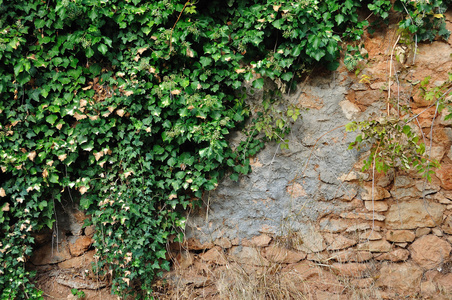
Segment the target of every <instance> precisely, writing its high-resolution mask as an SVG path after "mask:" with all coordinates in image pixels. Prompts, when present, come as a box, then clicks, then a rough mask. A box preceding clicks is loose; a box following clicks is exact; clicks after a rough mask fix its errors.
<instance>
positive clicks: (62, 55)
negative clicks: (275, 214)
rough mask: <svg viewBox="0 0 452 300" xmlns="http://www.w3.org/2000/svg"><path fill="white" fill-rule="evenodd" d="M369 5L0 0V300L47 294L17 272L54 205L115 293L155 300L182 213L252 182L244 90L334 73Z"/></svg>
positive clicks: (377, 5)
mask: <svg viewBox="0 0 452 300" xmlns="http://www.w3.org/2000/svg"><path fill="white" fill-rule="evenodd" d="M363 2H365V1H360V0H345V1H343V0H328V1H318V0H302V1H289V0H267V1H257V0H245V1H238V0H228V1H219V0H216V1H203V0H199V1H198V2H196V3H194V2H190V1H187V2H185V1H175V0H173V1H170V0H162V1H144V0H56V1H41V0H30V1H25V2H24V1H18V0H8V1H3V0H0V167H1V174H0V179H1V187H0V199H1V202H0V224H1V225H0V293H1V298H2V299H15V298H33V299H37V298H39V297H40V296H41V293H40V292H38V291H36V290H34V288H33V285H32V283H31V281H30V277H31V276H32V275H33V274H30V272H28V271H27V270H26V268H25V262H26V261H27V259H28V258H29V257H30V255H31V253H32V247H33V241H34V239H33V236H32V233H33V232H37V231H39V230H40V229H42V228H43V227H45V226H47V227H49V228H53V227H54V225H55V224H54V222H55V219H54V217H53V216H54V214H55V203H56V201H60V200H61V199H62V198H67V199H73V200H74V201H79V203H80V206H81V207H82V208H83V209H86V210H87V211H88V212H89V214H90V215H91V222H92V224H95V225H96V226H97V229H98V231H97V234H96V235H95V237H94V238H95V247H96V248H97V250H98V255H99V257H100V258H101V260H100V264H99V268H100V269H101V270H104V269H109V270H110V271H111V273H112V274H113V278H112V283H113V292H115V293H117V294H126V293H129V292H130V293H131V292H133V290H135V292H136V291H137V290H140V291H142V292H143V294H142V295H144V297H148V298H149V294H150V293H151V290H152V281H153V278H154V276H155V274H158V272H160V271H161V270H165V269H168V268H169V263H168V262H167V261H166V260H165V253H166V248H165V245H166V242H167V239H168V237H169V236H170V235H172V234H176V233H177V228H180V227H184V218H183V217H182V215H181V214H180V213H179V212H178V208H182V209H186V208H187V207H188V206H190V205H193V204H194V203H199V202H200V199H202V193H203V191H206V190H212V189H214V188H215V187H216V185H217V184H218V181H219V179H220V178H221V177H222V176H223V175H224V174H225V172H226V171H227V170H231V172H232V175H231V177H232V178H233V179H237V178H238V174H246V173H248V172H249V171H250V168H249V162H248V160H247V157H248V156H250V155H254V154H256V152H257V151H258V150H259V149H260V148H262V147H263V142H262V141H260V140H257V139H255V138H254V136H253V135H251V136H250V137H249V138H248V140H246V141H243V142H242V144H241V145H239V147H237V149H235V151H233V150H232V149H231V147H229V144H228V140H227V136H228V134H229V133H230V131H231V130H233V129H236V128H240V126H241V124H242V123H243V121H244V120H245V118H246V117H247V116H248V115H249V111H248V109H247V107H246V103H245V102H244V99H243V97H241V96H240V95H239V94H238V93H237V90H238V89H239V88H241V87H242V82H243V81H244V80H246V81H250V82H252V86H253V87H254V88H262V86H263V84H264V78H265V77H267V78H270V79H280V80H282V81H283V82H285V83H286V84H287V85H289V86H290V84H291V83H293V82H294V81H293V80H294V79H297V77H298V76H299V75H300V74H299V72H300V70H303V68H304V67H305V66H309V65H311V64H313V63H316V62H319V61H320V62H322V63H325V64H326V65H328V66H329V67H330V68H331V69H334V68H335V67H337V66H338V62H337V60H338V58H339V56H340V52H341V49H342V48H341V47H342V42H343V41H357V40H359V39H360V37H361V35H362V34H363V31H364V28H365V27H366V26H368V22H367V21H366V20H361V19H359V18H358V13H357V11H358V9H360V8H361V7H362V6H363ZM367 2H370V3H367ZM367 2H366V4H369V8H370V9H371V10H372V11H374V12H375V13H377V14H380V15H382V16H385V14H386V13H388V12H389V8H390V5H388V4H387V2H388V1H381V0H379V1H373V2H371V1H367ZM430 2H432V1H430ZM433 2H435V3H439V2H440V1H433ZM401 3H405V4H406V6H407V7H408V9H409V11H408V12H411V11H412V10H413V9H418V10H419V8H418V7H417V6H418V3H421V2H420V1H418V2H416V4H413V3H412V2H411V1H408V0H404V1H401ZM372 5H374V6H372ZM420 9H422V7H421V8H420ZM432 9H434V8H432ZM419 11H420V12H422V10H419ZM429 12H430V11H429ZM427 16H429V15H428V14H427ZM410 30H412V28H410ZM418 30H421V27H419V28H418ZM412 31H413V30H412ZM298 113H299V111H297V110H296V108H294V110H293V111H292V113H290V114H287V116H288V117H292V118H293V117H294V116H298ZM277 127H278V128H280V129H284V128H285V125H284V124H282V126H280V125H277ZM284 130H285V129H284ZM269 137H273V136H272V135H270V136H269ZM135 283H137V284H139V287H137V286H135ZM136 296H138V295H136Z"/></svg>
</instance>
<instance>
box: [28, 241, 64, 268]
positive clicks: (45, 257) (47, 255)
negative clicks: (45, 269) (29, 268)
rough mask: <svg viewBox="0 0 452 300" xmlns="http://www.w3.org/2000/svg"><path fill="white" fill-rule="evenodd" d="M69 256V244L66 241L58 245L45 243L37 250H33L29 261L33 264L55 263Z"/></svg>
mask: <svg viewBox="0 0 452 300" xmlns="http://www.w3.org/2000/svg"><path fill="white" fill-rule="evenodd" d="M70 258H71V253H70V252H69V246H68V244H67V242H64V243H61V244H59V245H58V246H57V245H52V244H45V245H44V246H42V247H41V248H39V249H38V250H35V251H34V252H33V256H32V257H31V262H32V263H33V264H34V265H35V266H42V265H49V264H56V263H59V262H62V261H65V260H68V259H70Z"/></svg>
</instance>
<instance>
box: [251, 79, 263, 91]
mask: <svg viewBox="0 0 452 300" xmlns="http://www.w3.org/2000/svg"><path fill="white" fill-rule="evenodd" d="M263 87H264V78H258V79H256V80H254V81H253V88H255V89H261V88H263Z"/></svg>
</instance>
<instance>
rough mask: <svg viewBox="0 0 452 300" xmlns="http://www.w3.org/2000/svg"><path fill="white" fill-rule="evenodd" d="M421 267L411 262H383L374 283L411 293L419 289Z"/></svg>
mask: <svg viewBox="0 0 452 300" xmlns="http://www.w3.org/2000/svg"><path fill="white" fill-rule="evenodd" d="M421 278H422V269H421V268H419V267H418V266H416V265H414V264H411V263H401V264H385V265H383V267H382V268H381V270H380V276H379V278H378V279H377V282H376V285H377V286H379V287H386V288H391V289H394V290H397V291H401V292H403V293H404V294H413V293H416V292H418V291H419V287H420V283H421Z"/></svg>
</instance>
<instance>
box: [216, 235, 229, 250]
mask: <svg viewBox="0 0 452 300" xmlns="http://www.w3.org/2000/svg"><path fill="white" fill-rule="evenodd" d="M214 244H215V245H216V246H220V247H221V248H223V249H229V248H231V247H232V243H231V241H230V240H229V239H228V238H225V237H220V238H218V239H216V240H215V242H214Z"/></svg>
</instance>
